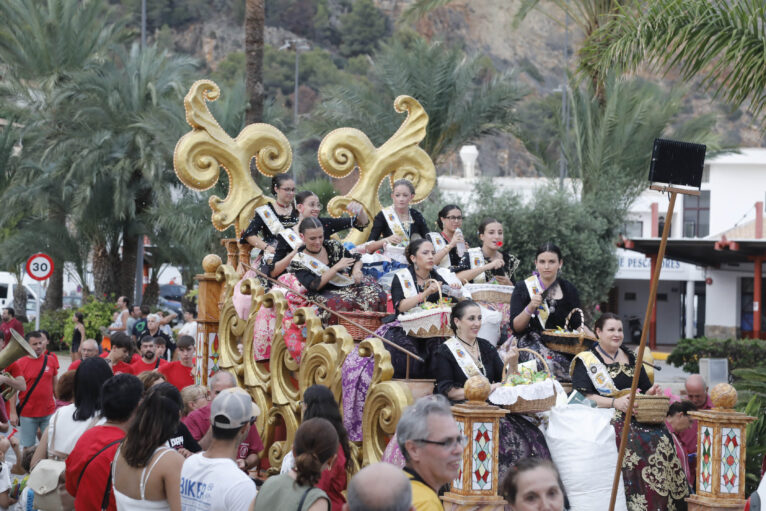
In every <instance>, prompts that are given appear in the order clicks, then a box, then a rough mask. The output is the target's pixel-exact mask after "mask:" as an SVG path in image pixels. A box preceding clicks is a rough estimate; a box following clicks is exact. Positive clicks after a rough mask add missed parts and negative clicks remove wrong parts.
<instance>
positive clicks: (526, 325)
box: [511, 242, 581, 382]
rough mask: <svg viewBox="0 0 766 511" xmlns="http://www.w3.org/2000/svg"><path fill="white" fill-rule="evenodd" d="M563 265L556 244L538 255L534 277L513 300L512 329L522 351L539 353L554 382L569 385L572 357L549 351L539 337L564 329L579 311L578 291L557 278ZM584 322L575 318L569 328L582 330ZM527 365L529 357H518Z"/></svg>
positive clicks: (544, 248)
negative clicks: (580, 328) (549, 331)
mask: <svg viewBox="0 0 766 511" xmlns="http://www.w3.org/2000/svg"><path fill="white" fill-rule="evenodd" d="M563 263H564V259H563V257H562V256H561V249H559V247H557V246H556V245H554V244H553V243H550V242H549V243H546V244H544V245H543V246H541V247H540V248H538V249H537V253H536V254H535V267H536V268H537V271H536V272H535V274H534V275H532V276H531V277H529V278H527V279H526V280H525V281H523V282H519V284H518V285H517V286H516V288H515V289H514V290H513V296H512V297H511V327H512V328H513V332H514V334H515V335H516V337H517V338H518V339H519V341H518V347H519V348H529V349H531V350H534V351H536V352H537V353H539V354H540V355H542V356H543V358H544V359H546V360H547V361H548V365H549V366H550V368H551V371H552V372H553V375H554V376H555V378H556V379H557V380H558V381H560V382H569V381H571V377H570V376H569V366H570V364H571V363H572V358H573V355H569V354H566V353H560V352H558V351H554V350H551V349H549V348H548V347H547V346H546V345H545V344H544V342H543V338H542V337H541V335H540V333H541V332H542V331H543V330H546V329H554V330H555V329H556V328H557V327H561V328H564V324H565V322H566V317H567V315H569V313H570V312H571V311H572V309H576V308H579V307H580V296H579V294H578V293H577V288H575V287H574V285H572V284H571V283H570V282H567V281H566V280H564V279H562V278H560V277H559V276H558V273H559V270H561V266H562V264H563ZM580 322H581V318H580V317H579V316H575V317H574V318H573V320H572V322H571V323H570V325H569V326H570V328H577V327H579V326H580ZM519 358H520V360H521V361H522V362H523V361H526V360H530V359H532V358H533V355H532V354H530V353H524V352H522V354H521V355H520V356H519Z"/></svg>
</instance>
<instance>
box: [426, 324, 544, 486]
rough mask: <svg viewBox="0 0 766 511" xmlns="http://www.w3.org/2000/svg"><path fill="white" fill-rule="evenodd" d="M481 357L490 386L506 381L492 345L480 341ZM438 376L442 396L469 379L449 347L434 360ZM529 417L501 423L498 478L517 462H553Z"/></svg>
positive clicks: (507, 418)
mask: <svg viewBox="0 0 766 511" xmlns="http://www.w3.org/2000/svg"><path fill="white" fill-rule="evenodd" d="M476 341H477V342H478V343H479V353H480V356H481V362H482V365H483V366H484V372H485V376H486V377H487V379H488V380H489V382H490V383H497V382H499V381H501V379H502V377H503V361H502V360H501V359H500V355H498V353H497V349H496V348H495V347H494V346H492V344H491V343H490V342H489V341H485V340H484V339H477V340H476ZM433 367H434V374H435V376H436V390H437V392H439V393H440V394H444V396H445V397H448V396H447V393H448V392H449V391H450V390H452V389H453V388H462V387H463V385H465V382H466V380H467V379H468V378H467V377H466V375H465V373H464V372H463V370H462V369H461V368H460V365H459V364H458V363H457V360H455V357H454V355H453V354H452V351H450V349H449V348H448V347H447V345H446V344H442V345H441V346H439V347H438V349H437V350H436V352H435V353H434V359H433ZM534 420H535V418H533V417H529V416H527V415H520V414H515V413H509V414H507V415H506V416H505V417H502V418H501V419H500V445H499V446H498V451H499V452H498V476H499V479H498V480H499V481H502V479H503V476H504V475H505V473H506V472H507V471H508V469H509V468H510V467H512V466H513V465H514V464H515V463H516V462H517V461H519V460H520V459H523V458H531V457H534V458H544V459H550V458H551V453H550V451H549V450H548V444H547V443H546V442H545V435H543V432H542V431H540V428H538V427H537V426H536V425H535V424H534V422H533V421H534Z"/></svg>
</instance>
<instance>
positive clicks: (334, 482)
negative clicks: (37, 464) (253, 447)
mask: <svg viewBox="0 0 766 511" xmlns="http://www.w3.org/2000/svg"><path fill="white" fill-rule="evenodd" d="M317 488H319V489H320V490H324V491H325V493H326V494H327V496H328V497H330V505H331V506H332V511H342V509H343V504H345V503H346V498H345V497H344V496H343V493H342V492H344V491H346V453H344V452H343V447H342V446H340V445H339V446H338V457H337V458H336V459H335V463H334V464H333V466H332V467H330V470H324V471H323V472H322V476H321V477H320V478H319V482H318V483H317ZM78 510H79V508H78Z"/></svg>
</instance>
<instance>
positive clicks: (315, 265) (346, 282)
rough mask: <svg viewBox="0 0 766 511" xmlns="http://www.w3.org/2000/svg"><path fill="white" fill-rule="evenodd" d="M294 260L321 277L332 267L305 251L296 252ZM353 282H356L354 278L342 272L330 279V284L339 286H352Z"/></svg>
mask: <svg viewBox="0 0 766 511" xmlns="http://www.w3.org/2000/svg"><path fill="white" fill-rule="evenodd" d="M293 261H296V262H297V263H298V264H300V265H302V266H303V267H304V268H306V269H307V270H309V271H310V272H311V273H313V274H315V275H318V276H320V277H321V276H322V275H324V274H325V272H327V271H328V270H329V269H330V267H329V266H327V265H326V264H324V263H323V262H322V261H320V260H319V259H317V258H316V257H311V256H310V255H308V254H307V253H305V252H298V253H297V254H295V257H294V258H293ZM353 283H354V279H352V278H351V277H348V276H346V275H342V274H340V273H336V274H335V276H334V277H333V278H332V279H330V284H332V285H334V286H338V287H346V286H350V285H351V284H353Z"/></svg>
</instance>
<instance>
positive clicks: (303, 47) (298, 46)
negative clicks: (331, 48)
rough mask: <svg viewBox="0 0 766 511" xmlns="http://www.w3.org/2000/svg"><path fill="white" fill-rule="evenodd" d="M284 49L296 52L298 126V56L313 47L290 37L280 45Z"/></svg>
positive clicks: (294, 121)
mask: <svg viewBox="0 0 766 511" xmlns="http://www.w3.org/2000/svg"><path fill="white" fill-rule="evenodd" d="M279 49H280V51H282V50H293V51H294V52H295V93H294V96H295V97H294V98H293V124H294V125H295V126H298V57H299V56H300V52H302V51H308V50H310V49H311V47H310V46H309V45H308V43H306V41H303V40H301V39H288V40H287V41H285V44H283V45H282V46H280V47H279Z"/></svg>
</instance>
